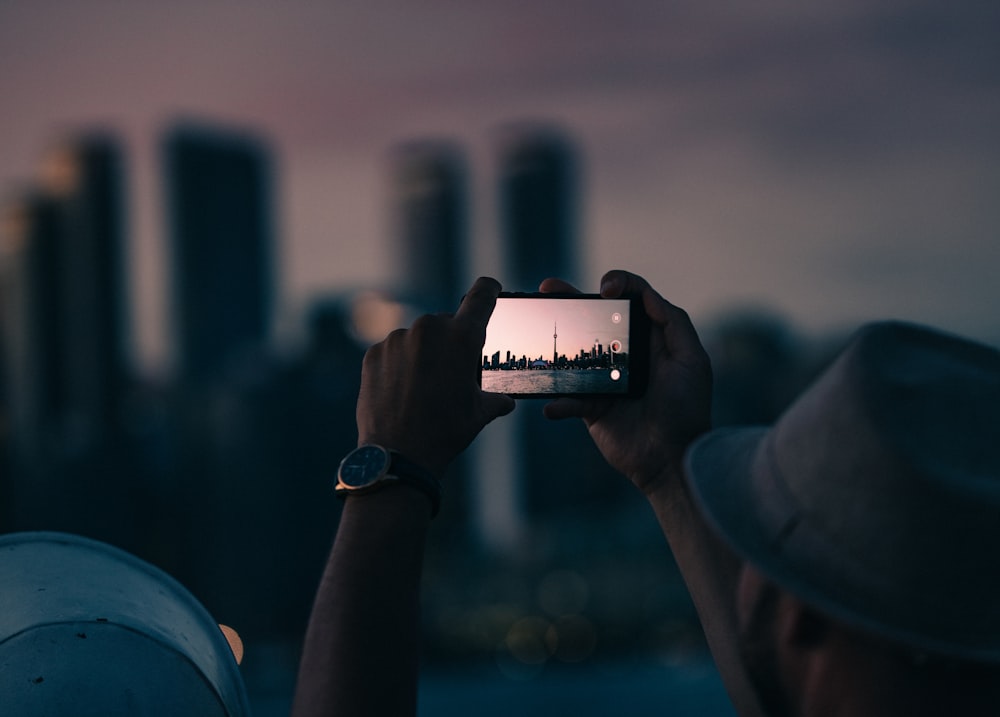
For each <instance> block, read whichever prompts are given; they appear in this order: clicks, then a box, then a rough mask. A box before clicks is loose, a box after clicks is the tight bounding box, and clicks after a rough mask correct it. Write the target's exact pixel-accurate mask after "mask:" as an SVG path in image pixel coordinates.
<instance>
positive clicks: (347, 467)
mask: <svg viewBox="0 0 1000 717" xmlns="http://www.w3.org/2000/svg"><path fill="white" fill-rule="evenodd" d="M388 467H389V453H388V451H386V450H385V449H384V448H381V447H380V446H361V447H360V448H356V449H355V450H353V451H351V453H349V454H348V455H347V457H346V458H344V460H343V462H342V463H341V464H340V473H339V477H340V484H341V485H343V486H345V487H347V488H364V487H365V486H368V485H371V483H373V482H374V481H375V480H376V479H377V478H378V477H379V476H381V475H382V474H383V473H384V472H385V471H386V470H387V469H388Z"/></svg>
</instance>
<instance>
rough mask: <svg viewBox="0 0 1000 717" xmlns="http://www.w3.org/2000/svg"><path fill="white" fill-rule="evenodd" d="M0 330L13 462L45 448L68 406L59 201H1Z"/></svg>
mask: <svg viewBox="0 0 1000 717" xmlns="http://www.w3.org/2000/svg"><path fill="white" fill-rule="evenodd" d="M4 211H5V217H4V230H5V231H4V233H5V236H4V264H3V304H2V306H3V329H4V348H5V354H6V355H5V357H4V364H5V368H6V373H5V376H4V377H3V378H4V381H5V384H6V391H5V393H6V396H7V403H6V410H7V416H6V418H7V421H8V424H9V429H8V435H9V438H10V447H11V453H12V456H13V457H14V460H15V465H17V464H20V463H23V462H27V461H30V460H31V459H32V458H33V457H35V456H37V455H39V454H40V453H42V452H43V447H44V445H45V443H46V441H45V440H44V436H45V434H46V432H48V431H51V430H53V427H54V426H55V425H57V423H58V421H59V418H60V417H61V416H62V414H63V413H64V411H65V409H66V386H65V371H64V370H62V366H61V365H60V362H61V361H62V360H64V357H65V355H66V345H65V335H64V333H65V332H64V330H63V327H64V326H65V324H66V319H65V316H64V313H63V312H64V310H65V306H64V305H63V302H61V301H59V298H60V292H59V285H60V283H61V282H60V278H61V275H62V264H63V262H62V261H61V260H60V248H61V246H62V244H63V242H62V241H61V231H60V229H61V222H60V221H59V205H58V202H56V200H54V199H53V198H52V197H48V196H45V195H43V194H41V193H36V192H32V193H30V194H27V195H25V196H23V197H20V198H19V199H17V200H16V201H15V202H14V203H11V204H10V205H9V206H7V207H5V209H4Z"/></svg>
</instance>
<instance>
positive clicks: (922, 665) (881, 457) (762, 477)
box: [687, 322, 1000, 714]
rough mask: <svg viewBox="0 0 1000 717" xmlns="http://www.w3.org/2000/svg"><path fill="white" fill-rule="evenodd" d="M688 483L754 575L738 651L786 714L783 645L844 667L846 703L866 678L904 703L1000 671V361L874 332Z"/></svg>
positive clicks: (721, 442)
mask: <svg viewBox="0 0 1000 717" xmlns="http://www.w3.org/2000/svg"><path fill="white" fill-rule="evenodd" d="M687 474H688V478H689V482H690V483H691V486H692V490H693V492H694V495H695V497H696V500H697V501H698V503H699V505H700V506H701V508H702V510H703V512H704V514H705V516H706V518H707V520H708V521H709V524H710V525H712V526H713V527H714V528H715V530H716V531H717V532H718V533H719V535H720V536H721V537H722V538H723V539H724V540H725V541H726V542H728V544H729V545H730V546H731V547H732V548H733V549H734V551H735V552H736V553H737V554H738V555H740V556H741V557H742V558H743V559H744V560H745V561H746V563H747V567H746V568H745V569H744V574H743V576H742V579H741V585H740V604H741V610H740V614H741V621H742V624H743V628H744V630H743V631H744V634H743V636H742V637H743V643H744V647H745V649H746V650H747V651H748V653H752V655H748V657H750V656H752V657H753V658H754V659H753V660H752V661H753V663H754V665H750V664H749V662H748V667H751V668H752V670H753V671H754V672H755V673H756V675H755V676H756V678H757V679H756V681H757V683H758V687H759V688H760V689H761V690H762V692H763V693H764V694H763V695H762V697H763V699H764V701H766V702H768V703H769V706H770V707H771V708H772V709H773V710H774V711H775V712H776V713H778V714H780V711H781V709H782V704H781V703H782V700H785V701H787V700H788V696H789V694H790V688H791V685H790V682H789V680H788V678H789V677H791V678H793V680H794V678H795V677H796V675H795V674H794V673H795V671H796V669H798V668H797V667H796V664H798V665H799V667H801V665H802V664H804V663H803V662H802V660H800V661H799V662H798V663H796V662H795V661H794V660H791V659H789V658H790V653H789V652H787V649H788V648H790V647H799V648H806V647H808V648H815V647H817V646H822V647H823V648H824V650H827V651H828V652H826V653H825V657H826V658H830V657H832V656H839V659H840V660H841V662H842V663H843V666H845V667H849V668H850V669H848V670H847V672H848V673H850V674H851V675H852V680H853V683H852V685H851V688H852V689H862V688H864V687H865V684H864V679H863V678H862V679H859V676H863V674H864V672H863V670H864V669H869V670H875V669H878V670H879V671H880V672H882V674H883V676H882V678H881V679H883V680H885V681H887V682H888V681H890V680H889V677H888V676H889V675H891V676H892V679H891V682H892V683H893V684H896V683H897V682H898V685H909V687H910V688H911V689H908V690H907V693H909V694H915V693H918V692H921V693H924V694H927V693H928V690H930V689H931V688H932V687H935V686H942V690H941V691H942V693H944V694H946V693H947V692H948V688H947V685H950V684H953V683H954V682H955V681H956V680H958V681H959V682H960V683H962V684H963V685H964V686H965V687H969V684H968V682H969V680H968V678H969V676H970V675H973V674H974V673H978V672H984V673H986V674H990V675H992V676H996V675H997V674H998V673H1000V667H997V666H998V665H1000V518H998V516H1000V352H998V351H996V350H994V349H992V348H989V347H986V346H982V345H979V344H975V343H972V342H969V341H965V340H963V339H959V338H957V337H953V336H950V335H946V334H942V333H940V332H937V331H933V330H929V329H926V328H922V327H918V326H914V325H910V324H903V323H896V322H891V323H881V324H874V325H871V326H868V327H865V328H864V329H863V330H862V331H860V332H859V333H858V334H857V335H856V336H855V338H854V339H853V341H852V342H851V343H850V344H849V346H848V347H847V349H846V350H845V351H844V352H843V353H842V354H841V355H840V356H839V357H838V359H837V360H836V361H835V362H834V363H833V364H832V365H831V367H830V368H829V369H828V370H827V371H826V372H825V373H824V374H823V376H821V377H820V379H819V380H818V381H817V382H816V383H815V384H814V385H813V386H812V387H811V388H810V389H809V390H807V391H806V392H805V393H804V394H803V395H802V396H801V397H800V398H799V399H798V400H797V401H796V402H795V403H794V404H793V405H792V406H791V407H790V408H789V409H788V410H787V411H786V412H785V413H784V414H783V415H782V416H781V417H780V418H779V420H778V421H777V423H776V424H775V425H774V426H773V427H752V428H734V429H721V430H717V431H713V432H712V433H710V434H708V435H707V436H705V437H703V438H702V439H701V440H700V441H698V442H697V443H696V444H695V445H694V446H693V447H692V448H691V450H690V451H689V453H688V457H687ZM815 654H816V653H814V652H804V653H802V654H801V655H799V657H800V658H804V657H810V656H814V655H815ZM805 662H808V660H806V661H805ZM972 665H981V666H982V668H981V670H973V669H972ZM958 666H960V667H961V668H960V669H959V667H958ZM762 673H763V674H762ZM798 677H802V675H799V676H798ZM989 682H990V681H989V680H983V681H975V680H972V683H973V685H975V686H977V687H976V690H977V691H979V692H983V689H980V688H985V685H986V684H988V683H989ZM845 688H846V685H845ZM918 688H919V689H918ZM996 697H997V695H996V694H995V693H994V694H993V695H992V697H989V698H987V699H996ZM903 698H904V696H903V695H897V696H896V697H895V698H894V699H896V700H897V701H898V700H901V699H903ZM994 706H995V703H994Z"/></svg>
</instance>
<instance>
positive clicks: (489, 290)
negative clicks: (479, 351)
mask: <svg viewBox="0 0 1000 717" xmlns="http://www.w3.org/2000/svg"><path fill="white" fill-rule="evenodd" d="M499 294H500V282H499V281H497V280H496V279H491V278H490V277H488V276H481V277H479V278H478V279H476V281H475V283H474V284H473V285H472V288H471V289H469V291H468V292H467V293H466V294H465V296H464V297H463V298H462V304H461V306H459V307H458V311H456V312H455V318H456V319H461V320H463V321H469V322H471V323H473V324H476V325H478V326H481V327H483V328H484V329H485V328H486V323H487V322H488V321H489V320H490V316H491V315H492V314H493V307H494V306H496V303H497V295H499Z"/></svg>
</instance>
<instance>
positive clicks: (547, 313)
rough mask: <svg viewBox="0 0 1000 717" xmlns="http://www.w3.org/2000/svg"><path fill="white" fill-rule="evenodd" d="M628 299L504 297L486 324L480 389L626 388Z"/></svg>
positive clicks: (595, 390)
mask: <svg viewBox="0 0 1000 717" xmlns="http://www.w3.org/2000/svg"><path fill="white" fill-rule="evenodd" d="M628 333H629V302H628V300H627V299H621V300H619V299H572V298H569V299H566V298H559V299H554V298H553V299H540V298H539V299H536V298H518V299H511V298H504V297H501V298H500V299H498V300H497V305H496V309H495V310H494V312H493V316H492V318H491V319H490V323H489V325H488V326H487V327H486V343H485V344H484V346H483V372H482V385H483V390H484V391H493V392H496V393H506V394H511V395H537V394H608V393H611V394H616V393H628V375H629V372H628V365H629V364H628V358H629V354H628V352H629V345H628V343H629V336H628Z"/></svg>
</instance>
